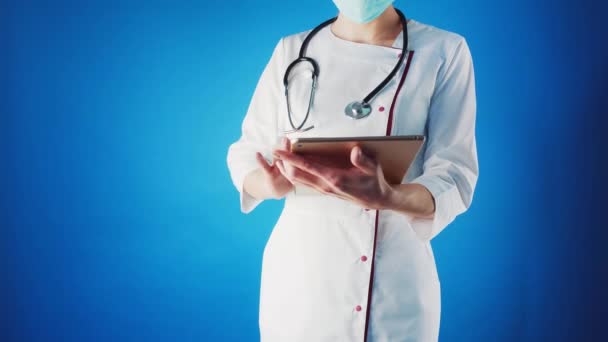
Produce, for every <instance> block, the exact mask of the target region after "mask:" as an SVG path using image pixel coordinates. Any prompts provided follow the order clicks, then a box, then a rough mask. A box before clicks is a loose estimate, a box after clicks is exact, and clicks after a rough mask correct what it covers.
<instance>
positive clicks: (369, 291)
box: [363, 51, 414, 342]
mask: <svg viewBox="0 0 608 342" xmlns="http://www.w3.org/2000/svg"><path fill="white" fill-rule="evenodd" d="M413 56H414V51H409V53H408V56H407V63H406V64H405V70H403V76H401V81H400V82H399V86H397V91H395V96H394V97H393V102H392V103H391V110H390V112H389V114H388V123H387V124H386V135H387V136H390V135H391V131H392V130H393V112H394V110H395V103H396V102H397V97H398V96H399V92H400V91H401V87H403V83H405V78H406V77H407V73H408V71H409V70H410V63H411V61H412V57H413ZM379 217H380V210H376V220H375V222H374V247H373V249H372V260H371V263H372V267H371V270H370V275H369V285H368V287H367V311H366V314H365V332H364V333H363V342H367V330H368V326H369V313H370V311H371V304H372V288H373V286H374V263H375V261H376V236H377V235H378V218H379Z"/></svg>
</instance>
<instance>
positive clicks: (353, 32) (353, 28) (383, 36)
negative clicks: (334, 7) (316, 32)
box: [330, 5, 403, 47]
mask: <svg viewBox="0 0 608 342" xmlns="http://www.w3.org/2000/svg"><path fill="white" fill-rule="evenodd" d="M330 28H331V30H332V32H333V33H334V35H336V36H337V37H339V38H342V39H345V40H349V41H352V42H355V43H364V44H371V45H382V46H388V47H391V46H393V43H394V42H395V39H397V37H398V36H399V33H400V32H401V30H402V29H403V28H402V27H401V20H400V18H399V15H398V14H397V11H395V7H393V5H390V6H388V8H387V9H386V10H385V11H384V12H382V14H381V15H380V16H379V17H378V18H376V19H374V20H372V21H370V22H368V23H365V24H359V23H357V22H354V21H352V20H350V19H348V18H346V17H345V16H344V15H342V13H340V14H338V19H336V21H334V22H333V23H332V25H331V27H330Z"/></svg>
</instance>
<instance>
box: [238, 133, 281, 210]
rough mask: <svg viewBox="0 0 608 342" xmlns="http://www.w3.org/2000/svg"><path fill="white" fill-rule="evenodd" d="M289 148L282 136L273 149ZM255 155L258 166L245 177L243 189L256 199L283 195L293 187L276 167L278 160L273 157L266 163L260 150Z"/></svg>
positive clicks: (274, 197)
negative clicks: (269, 162)
mask: <svg viewBox="0 0 608 342" xmlns="http://www.w3.org/2000/svg"><path fill="white" fill-rule="evenodd" d="M289 148H290V144H289V140H288V139H285V138H283V140H282V141H281V143H280V144H279V145H278V146H277V147H276V148H275V150H286V151H288V150H289ZM255 156H256V160H257V162H258V165H259V166H260V167H259V168H258V169H256V170H255V171H253V172H251V173H250V174H248V175H247V176H246V177H245V181H244V185H243V187H244V189H245V191H247V193H249V194H250V195H252V196H253V197H255V198H258V199H266V198H273V199H281V198H283V197H285V195H286V194H287V193H288V192H290V191H291V190H292V189H293V184H292V183H291V182H290V181H289V180H288V179H287V178H285V176H283V174H282V173H281V171H280V170H279V169H278V168H277V162H280V161H278V160H276V159H275V160H273V161H272V163H271V164H268V162H267V161H266V159H264V156H262V154H261V153H260V152H256V154H255Z"/></svg>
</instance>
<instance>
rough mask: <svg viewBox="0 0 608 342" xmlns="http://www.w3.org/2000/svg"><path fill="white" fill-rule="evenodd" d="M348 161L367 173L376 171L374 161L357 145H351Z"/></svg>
mask: <svg viewBox="0 0 608 342" xmlns="http://www.w3.org/2000/svg"><path fill="white" fill-rule="evenodd" d="M350 161H351V162H352V163H353V165H355V166H356V167H357V168H358V169H360V170H361V171H363V172H365V173H367V174H370V175H372V174H375V173H376V168H377V165H376V162H375V161H374V160H373V159H372V158H370V157H368V156H366V155H365V154H364V153H363V151H362V150H361V147H359V146H355V147H353V149H352V150H351V151H350Z"/></svg>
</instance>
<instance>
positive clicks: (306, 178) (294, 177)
mask: <svg viewBox="0 0 608 342" xmlns="http://www.w3.org/2000/svg"><path fill="white" fill-rule="evenodd" d="M288 173H289V177H290V178H291V181H292V182H293V183H300V184H304V185H307V186H309V187H311V188H313V189H316V190H317V191H319V192H321V193H324V194H329V193H331V192H332V189H331V186H330V185H329V184H327V182H325V181H324V180H323V179H321V178H319V177H317V176H315V175H313V174H310V173H308V172H306V171H304V170H302V169H298V168H297V167H293V166H292V167H291V170H290V171H288Z"/></svg>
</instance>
